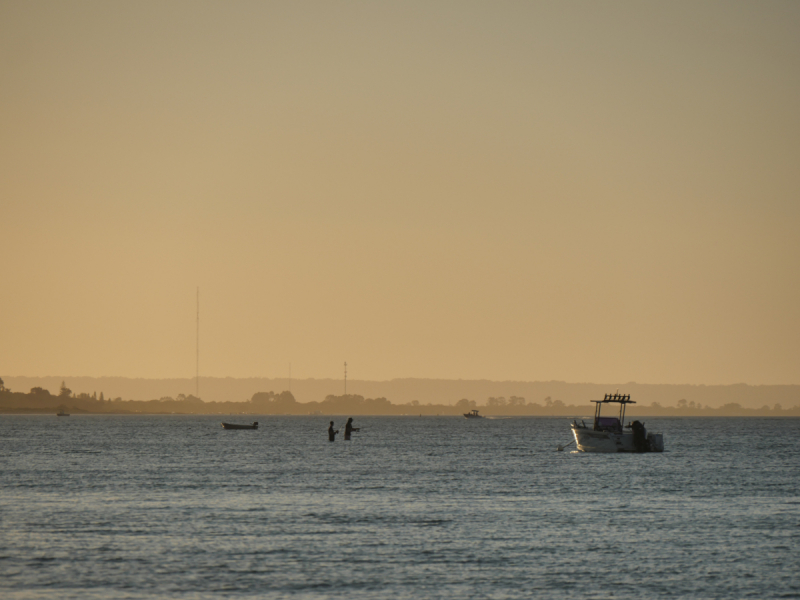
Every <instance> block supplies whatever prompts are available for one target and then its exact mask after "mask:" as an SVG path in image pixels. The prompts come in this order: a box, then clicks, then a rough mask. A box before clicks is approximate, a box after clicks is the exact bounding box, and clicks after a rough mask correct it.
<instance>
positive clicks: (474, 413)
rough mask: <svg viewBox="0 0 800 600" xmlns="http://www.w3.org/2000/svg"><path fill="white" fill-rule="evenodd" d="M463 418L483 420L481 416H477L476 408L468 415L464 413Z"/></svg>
mask: <svg viewBox="0 0 800 600" xmlns="http://www.w3.org/2000/svg"><path fill="white" fill-rule="evenodd" d="M464 416H465V417H466V418H467V419H483V415H479V414H478V409H477V408H473V409H472V410H471V411H469V412H468V413H464Z"/></svg>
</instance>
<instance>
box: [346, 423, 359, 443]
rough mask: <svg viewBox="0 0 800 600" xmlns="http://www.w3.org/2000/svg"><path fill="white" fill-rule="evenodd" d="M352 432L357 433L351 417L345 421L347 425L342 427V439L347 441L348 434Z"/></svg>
mask: <svg viewBox="0 0 800 600" xmlns="http://www.w3.org/2000/svg"><path fill="white" fill-rule="evenodd" d="M353 431H358V427H353V417H350V418H349V419H347V424H346V425H345V426H344V439H346V440H349V439H350V434H351V433H352V432H353Z"/></svg>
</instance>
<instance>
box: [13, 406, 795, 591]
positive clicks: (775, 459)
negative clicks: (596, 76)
mask: <svg viewBox="0 0 800 600" xmlns="http://www.w3.org/2000/svg"><path fill="white" fill-rule="evenodd" d="M241 420H244V419H241ZM259 421H260V429H259V430H257V431H225V430H222V428H221V427H220V426H219V419H218V418H217V417H194V416H175V417H164V416H161V417H134V416H122V417H121V416H83V417H75V416H73V417H69V418H61V419H57V418H56V417H54V416H3V418H2V419H1V420H0V456H2V457H3V458H2V461H1V462H0V468H1V469H2V471H0V519H1V520H0V592H2V596H3V597H4V598H9V599H13V600H17V599H20V600H21V599H23V598H24V599H35V598H53V599H55V598H59V599H61V598H76V599H77V598H187V599H188V598H219V597H232V598H251V597H252V598H256V597H298V598H299V597H302V598H331V597H336V598H338V597H341V598H345V597H347V598H376V597H379V598H453V599H456V598H487V597H489V598H491V597H498V598H500V597H502V598H529V597H537V596H540V597H548V598H567V597H569V598H575V597H581V598H610V597H614V598H631V599H633V598H645V597H646V598H720V599H723V598H724V599H729V598H793V597H798V596H800V578H798V575H797V574H798V572H800V558H798V557H800V494H798V489H797V481H798V475H800V473H799V472H798V471H800V467H798V465H800V441H799V440H800V420H798V419H737V418H725V419H649V420H648V423H647V424H648V426H649V427H650V429H651V430H654V431H661V432H663V433H664V434H665V439H666V444H667V452H665V453H663V454H645V455H586V454H577V453H570V452H556V451H555V448H556V446H557V445H558V444H563V443H565V442H566V441H568V440H569V439H570V436H569V435H568V433H569V429H568V420H567V419H561V418H551V419H548V418H512V419H497V420H488V419H487V420H481V421H468V420H466V419H463V418H454V417H441V418H435V417H423V418H419V417H371V418H370V417H365V418H357V419H356V425H360V426H361V431H360V432H359V433H357V434H354V440H353V441H352V442H351V443H349V444H348V443H345V442H343V441H340V440H341V439H340V440H339V441H337V442H335V443H333V444H331V443H329V442H328V441H327V435H326V432H325V429H326V427H327V421H328V418H327V417H323V416H319V417H261V418H259ZM337 424H338V425H340V426H341V425H343V419H341V418H337Z"/></svg>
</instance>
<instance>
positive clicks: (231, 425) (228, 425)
mask: <svg viewBox="0 0 800 600" xmlns="http://www.w3.org/2000/svg"><path fill="white" fill-rule="evenodd" d="M222 428H223V429H258V421H253V423H252V425H239V424H238V423H222Z"/></svg>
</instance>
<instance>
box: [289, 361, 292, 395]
mask: <svg viewBox="0 0 800 600" xmlns="http://www.w3.org/2000/svg"><path fill="white" fill-rule="evenodd" d="M289 393H290V394H291V393H292V363H289Z"/></svg>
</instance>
